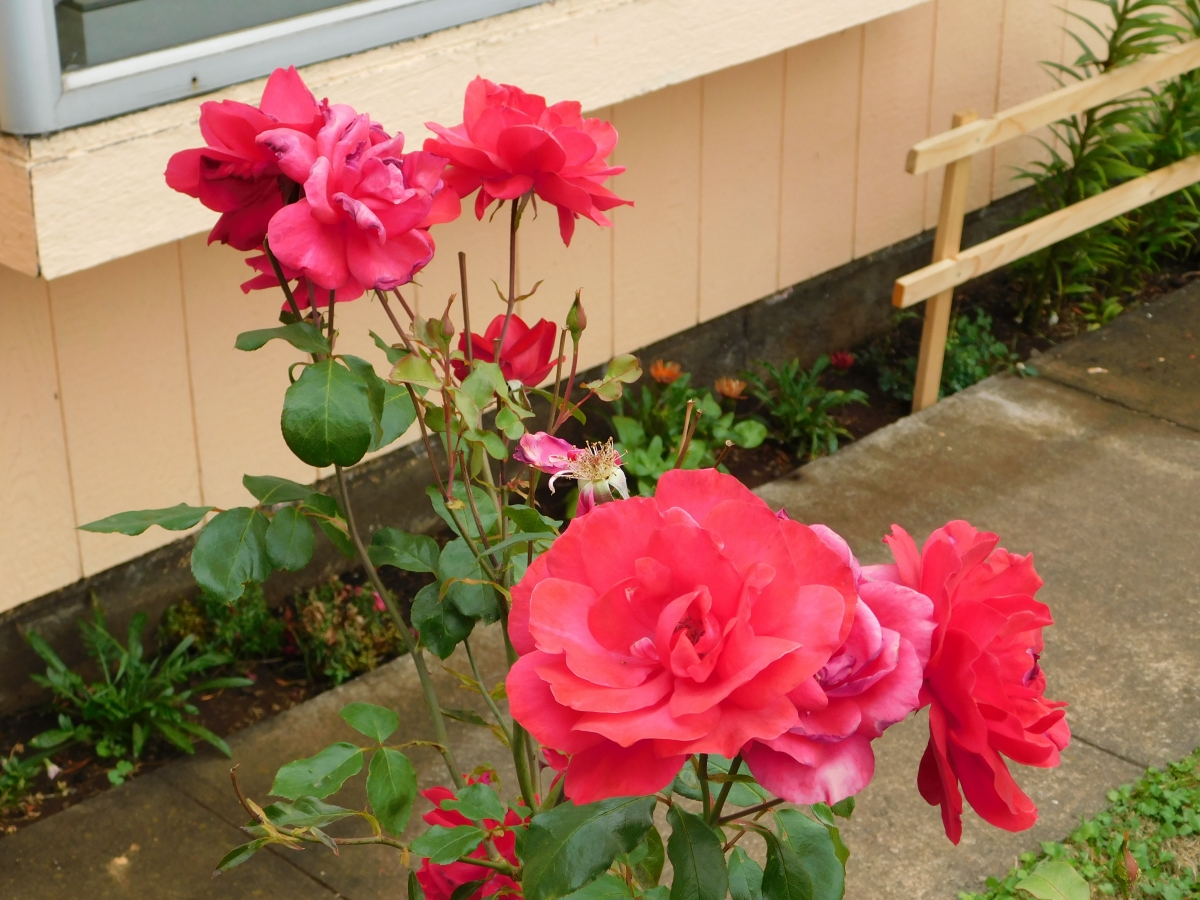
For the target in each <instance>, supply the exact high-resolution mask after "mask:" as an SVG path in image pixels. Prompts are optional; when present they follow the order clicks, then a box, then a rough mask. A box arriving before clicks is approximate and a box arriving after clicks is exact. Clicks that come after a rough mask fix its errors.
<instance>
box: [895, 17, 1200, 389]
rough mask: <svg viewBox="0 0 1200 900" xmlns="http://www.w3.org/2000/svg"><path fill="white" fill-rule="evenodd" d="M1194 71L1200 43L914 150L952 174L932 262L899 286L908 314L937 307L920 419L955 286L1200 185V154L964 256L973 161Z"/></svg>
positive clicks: (919, 168) (957, 122) (926, 341)
mask: <svg viewBox="0 0 1200 900" xmlns="http://www.w3.org/2000/svg"><path fill="white" fill-rule="evenodd" d="M1195 68H1200V40H1196V41H1190V42H1188V43H1186V44H1180V45H1178V46H1175V47H1171V48H1169V49H1166V50H1163V51H1160V52H1159V53H1156V54H1154V55H1153V56H1149V57H1147V58H1145V59H1143V60H1140V61H1138V62H1136V63H1132V64H1131V65H1128V66H1124V67H1122V68H1119V69H1114V70H1112V71H1111V72H1107V73H1105V74H1103V75H1098V76H1097V77H1095V78H1089V79H1087V80H1085V81H1080V82H1078V83H1076V84H1071V85H1068V86H1067V87H1064V88H1061V89H1060V90H1057V91H1054V92H1053V93H1050V94H1045V95H1044V96H1041V97H1038V98H1037V99H1035V100H1030V101H1028V102H1026V103H1022V104H1020V105H1019V106H1014V107H1012V108H1011V109H1007V110H1004V111H1003V112H1000V113H997V114H996V115H995V116H993V117H992V118H990V119H980V118H979V116H978V114H977V113H976V112H975V111H974V110H963V111H961V112H957V113H955V114H954V118H953V122H952V127H951V130H950V131H946V132H943V133H942V134H938V135H935V136H934V137H931V138H928V139H926V140H924V141H921V143H919V144H917V145H916V146H915V147H913V148H912V150H910V151H909V154H908V163H907V166H906V168H907V169H908V171H909V172H911V173H912V174H914V175H920V174H922V173H924V172H928V171H930V170H931V169H935V168H937V167H938V166H945V167H946V175H945V183H944V187H943V189H942V204H941V210H940V213H939V215H938V225H937V234H936V237H935V238H934V245H933V262H932V263H931V264H930V265H928V266H926V267H925V268H923V269H918V270H917V271H915V272H912V273H910V274H908V275H905V276H904V277H903V278H900V279H898V280H897V281H896V287H895V290H894V292H893V295H892V303H893V304H894V305H895V306H897V307H899V308H900V309H905V308H907V307H909V306H915V305H916V304H918V303H920V302H921V301H923V300H926V301H928V303H927V304H926V307H925V326H924V330H923V331H922V334H921V355H920V357H919V360H918V363H917V380H916V384H915V385H914V388H913V406H912V408H913V412H917V411H919V410H922V409H925V408H926V407H928V406H932V405H933V404H934V403H936V402H937V399H938V387H939V385H940V384H941V380H942V362H943V359H944V357H945V354H946V334H947V330H948V328H949V324H950V306H951V302H952V300H953V298H954V288H955V287H957V286H958V285H960V284H964V283H966V282H968V281H970V280H971V279H972V278H977V277H979V276H980V275H984V274H986V273H988V272H991V271H994V270H995V269H998V268H1000V267H1001V266H1004V265H1007V264H1008V263H1010V262H1013V261H1014V260H1017V259H1020V258H1021V257H1023V256H1028V255H1029V254H1031V253H1035V252H1037V251H1038V250H1041V249H1043V248H1045V247H1049V246H1050V245H1051V244H1055V243H1057V242H1058V241H1061V240H1063V239H1065V238H1069V237H1071V236H1073V235H1076V234H1079V233H1080V232H1083V231H1087V230H1088V229H1089V228H1093V227H1094V226H1096V225H1099V224H1101V223H1102V222H1107V221H1108V220H1109V219H1112V218H1114V217H1116V216H1119V215H1122V214H1124V213H1127V212H1129V211H1130V210H1132V209H1136V208H1137V207H1139V206H1142V205H1144V204H1146V203H1150V202H1151V201H1154V200H1158V199H1160V198H1162V197H1165V196H1167V195H1168V194H1171V193H1174V192H1175V191H1178V190H1180V189H1182V188H1185V187H1188V186H1189V185H1192V184H1195V183H1196V182H1200V156H1192V157H1189V158H1188V159H1185V160H1182V161H1180V162H1177V163H1174V164H1173V165H1170V166H1166V167H1164V168H1162V169H1156V170H1155V171H1153V172H1150V173H1148V174H1146V175H1143V176H1142V177H1140V178H1136V179H1134V180H1132V181H1127V182H1125V183H1124V184H1121V185H1119V186H1117V187H1115V188H1112V189H1110V190H1107V191H1105V192H1104V193H1103V194H1097V195H1096V196H1095V197H1089V198H1088V199H1087V200H1083V201H1081V202H1079V203H1076V204H1074V205H1072V206H1068V207H1066V208H1064V209H1060V210H1058V211H1057V212H1054V213H1051V214H1050V215H1048V216H1043V217H1042V218H1040V219H1037V220H1035V221H1033V222H1030V223H1028V224H1026V225H1022V226H1021V227H1019V228H1014V229H1013V230H1012V231H1009V232H1006V233H1004V234H1001V235H999V236H997V237H994V238H992V239H991V240H990V241H985V242H984V243H982V244H977V245H976V246H974V247H971V248H969V249H967V250H961V249H960V244H961V240H962V229H963V217H964V216H965V215H966V207H967V186H968V184H969V182H970V178H971V157H972V156H974V155H975V154H976V153H979V152H980V151H983V150H987V149H989V148H991V147H995V146H998V145H999V144H1002V143H1004V142H1005V141H1008V140H1011V139H1012V138H1015V137H1020V136H1021V135H1024V134H1028V133H1029V132H1031V131H1034V130H1035V129H1038V128H1041V127H1043V126H1045V125H1049V124H1051V123H1052V122H1056V121H1058V120H1059V119H1064V118H1066V117H1068V116H1071V115H1075V114H1076V113H1081V112H1084V111H1086V110H1089V109H1092V108H1094V107H1096V106H1100V105H1102V104H1104V103H1108V102H1111V101H1113V100H1116V99H1117V98H1119V97H1122V96H1125V95H1126V94H1130V93H1133V92H1134V91H1138V90H1141V89H1143V88H1146V87H1149V86H1151V85H1153V84H1156V83H1158V82H1160V81H1165V80H1166V79H1169V78H1176V77H1178V76H1179V75H1182V74H1184V73H1185V72H1190V71H1191V70H1192V69H1195Z"/></svg>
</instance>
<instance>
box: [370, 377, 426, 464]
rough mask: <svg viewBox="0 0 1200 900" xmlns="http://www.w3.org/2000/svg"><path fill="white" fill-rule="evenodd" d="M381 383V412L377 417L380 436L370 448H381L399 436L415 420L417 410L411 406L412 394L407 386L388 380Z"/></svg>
mask: <svg viewBox="0 0 1200 900" xmlns="http://www.w3.org/2000/svg"><path fill="white" fill-rule="evenodd" d="M380 383H381V384H382V385H383V414H382V416H381V417H380V419H379V426H380V431H381V434H380V438H379V442H378V444H377V445H375V446H372V447H371V449H372V450H381V449H382V448H384V447H387V446H389V445H390V444H392V443H393V442H394V441H396V440H398V439H399V438H401V437H402V436H403V435H404V433H405V432H407V431H408V429H409V427H410V426H411V425H412V423H413V422H415V421H416V420H417V410H416V408H415V407H414V406H413V402H412V396H411V395H410V394H409V393H408V388H406V387H401V386H398V385H395V384H392V383H391V382H388V381H383V382H380Z"/></svg>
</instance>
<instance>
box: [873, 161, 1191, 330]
mask: <svg viewBox="0 0 1200 900" xmlns="http://www.w3.org/2000/svg"><path fill="white" fill-rule="evenodd" d="M1196 182H1200V156H1191V157H1188V158H1187V159H1185V160H1182V161H1180V162H1177V163H1174V164H1172V165H1169V166H1165V167H1164V168H1161V169H1156V170H1155V171H1153V172H1151V173H1149V174H1148V175H1143V176H1142V177H1141V178H1135V179H1134V180H1133V181H1127V182H1125V183H1124V184H1122V185H1118V186H1117V187H1115V188H1112V189H1111V190H1108V191H1105V192H1104V193H1103V194H1097V195H1096V196H1095V197H1089V198H1088V199H1087V200H1081V201H1080V202H1079V203H1075V204H1073V205H1071V206H1068V207H1066V208H1065V209H1060V210H1058V211H1056V212H1052V213H1050V214H1049V215H1046V216H1042V218H1040V219H1035V220H1034V221H1032V222H1030V223H1028V224H1027V225H1022V226H1021V227H1020V228H1014V229H1013V230H1012V231H1009V232H1006V233H1005V234H1002V235H1000V236H998V237H994V238H992V239H991V240H990V241H984V242H983V243H982V244H976V245H975V246H974V247H971V248H969V249H967V250H963V251H962V252H961V253H959V254H958V255H957V256H954V257H952V258H950V259H943V260H940V261H938V262H935V263H933V264H932V265H928V266H926V267H925V268H923V269H918V270H917V271H915V272H913V273H911V274H909V275H905V276H904V277H903V278H899V279H897V280H896V286H895V289H894V292H893V294H892V303H893V304H894V305H895V306H898V307H900V308H901V309H904V308H906V307H909V306H914V305H916V304H917V303H920V302H921V301H922V300H928V299H929V298H930V297H934V296H937V295H938V294H941V293H942V292H943V291H948V290H951V289H952V288H954V287H957V286H958V285H960V284H964V283H966V282H968V281H970V280H971V279H972V278H978V277H979V276H980V275H984V274H986V273H988V272H992V271H995V270H996V269H999V268H1000V267H1001V266H1005V265H1007V264H1008V263H1010V262H1013V261H1014V260H1018V259H1020V258H1021V257H1023V256H1028V255H1029V254H1030V253H1036V252H1037V251H1038V250H1042V249H1044V248H1046V247H1049V246H1050V245H1051V244H1056V243H1058V242H1059V241H1061V240H1064V239H1065V238H1069V237H1072V236H1074V235H1077V234H1079V233H1080V232H1082V231H1087V230H1088V229H1089V228H1093V227H1095V226H1096V225H1099V224H1101V223H1102V222H1107V221H1108V220H1109V219H1112V218H1115V217H1116V216H1119V215H1121V214H1122V213H1127V212H1129V211H1130V210H1131V209H1137V208H1138V207H1139V206H1143V205H1144V204H1146V203H1150V202H1151V201H1154V200H1158V199H1159V198H1161V197H1165V196H1167V195H1168V194H1173V193H1174V192H1175V191H1178V190H1181V189H1182V188H1185V187H1188V186H1190V185H1193V184H1195V183H1196Z"/></svg>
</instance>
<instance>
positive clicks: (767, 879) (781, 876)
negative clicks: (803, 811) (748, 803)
mask: <svg viewBox="0 0 1200 900" xmlns="http://www.w3.org/2000/svg"><path fill="white" fill-rule="evenodd" d="M762 834H763V837H764V838H765V839H766V842H767V867H766V869H764V870H763V879H762V897H763V900H814V894H813V884H812V879H811V878H810V877H809V874H808V870H807V869H805V868H804V865H803V864H802V863H801V862H800V857H798V856H797V855H796V851H795V850H793V849H792V848H791V846H790V845H789V844H788V843H787V841H785V840H781V839H780V838H779V837H777V836H776V835H774V834H772V833H771V832H769V831H766V830H765V829H764V831H763V832H762Z"/></svg>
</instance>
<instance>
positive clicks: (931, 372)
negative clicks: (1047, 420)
mask: <svg viewBox="0 0 1200 900" xmlns="http://www.w3.org/2000/svg"><path fill="white" fill-rule="evenodd" d="M978 118H979V113H977V112H975V110H973V109H967V110H961V111H960V112H956V113H955V114H954V118H953V126H952V127H954V128H958V127H960V126H962V125H966V124H967V123H969V122H974V121H975V120H976V119H978ZM970 182H971V157H969V156H968V157H966V158H965V159H959V160H955V161H954V162H952V163H950V164H949V165H947V166H946V179H945V182H944V183H943V185H942V206H941V210H940V211H939V212H938V225H937V234H936V236H935V237H934V239H933V261H934V262H935V263H936V262H941V261H942V260H944V259H951V258H952V257H954V256H956V255H957V254H958V251H959V248H960V247H961V245H962V230H963V217H964V216H965V215H966V213H967V188H968V186H969V185H970ZM953 302H954V289H953V288H950V289H949V290H947V291H942V293H940V294H938V295H937V296H936V297H933V298H932V299H930V300H929V302H927V303H926V304H925V327H924V328H923V329H922V331H921V355H920V356H919V357H918V358H917V380H916V383H915V384H914V385H913V403H912V411H913V412H920V411H921V410H923V409H925V408H926V407H929V406H933V404H935V403H937V400H938V388H939V386H940V385H941V382H942V363H943V361H944V360H945V356H946V334H947V332H948V331H949V326H950V306H951V304H952V303H953Z"/></svg>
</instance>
